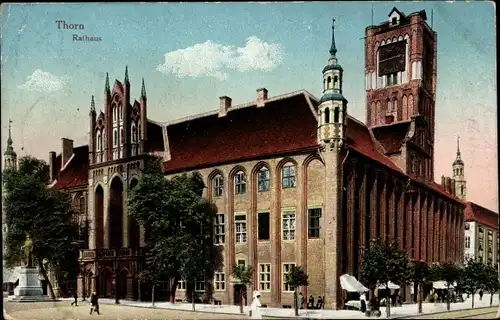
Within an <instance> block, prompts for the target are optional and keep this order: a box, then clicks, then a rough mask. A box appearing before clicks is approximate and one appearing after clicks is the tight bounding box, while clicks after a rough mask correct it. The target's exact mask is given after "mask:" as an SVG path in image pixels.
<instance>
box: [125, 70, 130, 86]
mask: <svg viewBox="0 0 500 320" xmlns="http://www.w3.org/2000/svg"><path fill="white" fill-rule="evenodd" d="M126 82H129V81H128V66H125V83H126Z"/></svg>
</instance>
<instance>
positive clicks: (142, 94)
mask: <svg viewBox="0 0 500 320" xmlns="http://www.w3.org/2000/svg"><path fill="white" fill-rule="evenodd" d="M141 97H144V98H146V86H145V85H144V78H142V88H141Z"/></svg>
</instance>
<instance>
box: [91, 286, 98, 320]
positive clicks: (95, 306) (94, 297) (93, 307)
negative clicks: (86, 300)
mask: <svg viewBox="0 0 500 320" xmlns="http://www.w3.org/2000/svg"><path fill="white" fill-rule="evenodd" d="M90 305H91V306H90V314H92V312H93V311H95V312H97V315H99V301H98V298H97V293H96V292H95V291H94V292H92V295H91V296H90Z"/></svg>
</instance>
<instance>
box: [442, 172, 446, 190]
mask: <svg viewBox="0 0 500 320" xmlns="http://www.w3.org/2000/svg"><path fill="white" fill-rule="evenodd" d="M441 187H443V189H445V188H446V178H445V176H444V175H442V176H441Z"/></svg>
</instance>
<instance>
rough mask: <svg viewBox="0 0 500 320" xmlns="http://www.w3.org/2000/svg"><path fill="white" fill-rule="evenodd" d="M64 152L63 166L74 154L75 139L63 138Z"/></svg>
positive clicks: (62, 154)
mask: <svg viewBox="0 0 500 320" xmlns="http://www.w3.org/2000/svg"><path fill="white" fill-rule="evenodd" d="M61 142H62V153H61V161H62V162H61V168H62V167H64V165H65V164H66V163H67V162H68V160H69V158H71V156H72V155H73V140H71V139H68V138H62V139H61Z"/></svg>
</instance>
